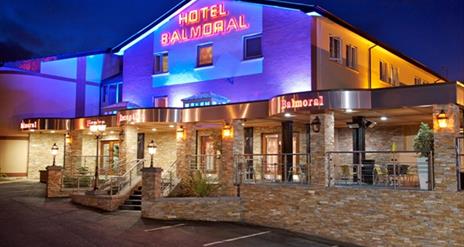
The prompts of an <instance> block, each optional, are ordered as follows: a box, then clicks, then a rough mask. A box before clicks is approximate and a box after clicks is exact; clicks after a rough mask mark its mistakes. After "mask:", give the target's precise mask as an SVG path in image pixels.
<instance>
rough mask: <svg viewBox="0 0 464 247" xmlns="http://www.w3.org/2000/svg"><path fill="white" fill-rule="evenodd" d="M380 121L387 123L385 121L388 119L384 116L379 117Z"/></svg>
mask: <svg viewBox="0 0 464 247" xmlns="http://www.w3.org/2000/svg"><path fill="white" fill-rule="evenodd" d="M380 120H382V121H387V120H388V117H386V116H381V117H380Z"/></svg>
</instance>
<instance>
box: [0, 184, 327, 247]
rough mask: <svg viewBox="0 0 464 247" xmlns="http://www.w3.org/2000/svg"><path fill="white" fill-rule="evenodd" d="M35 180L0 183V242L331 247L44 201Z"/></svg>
mask: <svg viewBox="0 0 464 247" xmlns="http://www.w3.org/2000/svg"><path fill="white" fill-rule="evenodd" d="M44 188H45V186H44V185H42V184H39V183H36V182H15V183H8V184H0V246H65V247H70V246H85V247H88V246H218V247H230V246H253V247H257V246H266V247H268V246H269V247H273V246H295V247H296V246H306V247H307V246H317V247H319V246H320V247H322V246H334V245H336V244H335V243H329V242H324V241H321V240H314V239H311V238H308V237H305V236H300V235H295V234H292V233H289V232H286V231H281V230H276V229H268V228H264V227H256V226H248V225H240V224H232V223H206V222H190V221H187V222H174V221H156V220H146V219H141V218H140V213H139V212H130V211H118V212H113V213H104V212H99V211H95V210H91V209H88V208H82V207H79V206H76V205H74V204H72V203H70V201H69V199H45V198H44Z"/></svg>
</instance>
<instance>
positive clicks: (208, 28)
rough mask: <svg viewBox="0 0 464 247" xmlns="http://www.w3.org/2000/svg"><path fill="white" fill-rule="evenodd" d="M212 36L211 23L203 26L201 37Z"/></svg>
mask: <svg viewBox="0 0 464 247" xmlns="http://www.w3.org/2000/svg"><path fill="white" fill-rule="evenodd" d="M212 34H213V24H212V23H206V24H205V25H203V35H205V36H209V35H212Z"/></svg>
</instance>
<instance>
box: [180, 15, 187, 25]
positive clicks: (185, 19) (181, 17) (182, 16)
mask: <svg viewBox="0 0 464 247" xmlns="http://www.w3.org/2000/svg"><path fill="white" fill-rule="evenodd" d="M187 23H188V14H187V13H180V14H179V25H181V26H182V25H184V24H187Z"/></svg>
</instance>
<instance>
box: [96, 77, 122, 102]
mask: <svg viewBox="0 0 464 247" xmlns="http://www.w3.org/2000/svg"><path fill="white" fill-rule="evenodd" d="M122 89H123V87H122V82H117V83H110V84H104V85H102V86H101V94H102V95H101V103H102V105H103V106H107V105H112V104H116V103H119V102H122Z"/></svg>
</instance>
